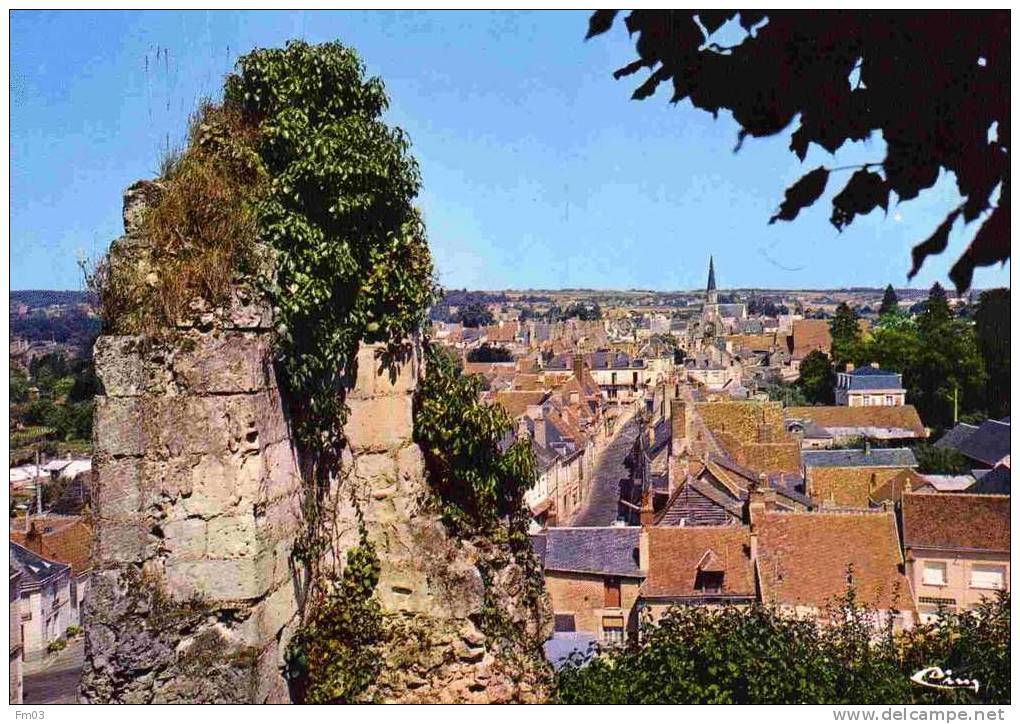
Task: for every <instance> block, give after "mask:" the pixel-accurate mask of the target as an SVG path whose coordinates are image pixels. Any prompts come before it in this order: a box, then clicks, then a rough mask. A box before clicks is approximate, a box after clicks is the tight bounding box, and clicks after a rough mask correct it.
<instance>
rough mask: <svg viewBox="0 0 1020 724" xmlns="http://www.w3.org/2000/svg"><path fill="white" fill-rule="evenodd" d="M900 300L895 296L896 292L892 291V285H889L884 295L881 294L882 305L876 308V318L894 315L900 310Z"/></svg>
mask: <svg viewBox="0 0 1020 724" xmlns="http://www.w3.org/2000/svg"><path fill="white" fill-rule="evenodd" d="M899 304H900V299H899V297H897V296H896V290H895V289H893V285H892V284H889V285H888V286H886V288H885V293H883V294H882V304H881V306H879V308H878V316H880V317H883V316H885V315H887V314H895V313H897V312H898V311H899V309H900V306H899Z"/></svg>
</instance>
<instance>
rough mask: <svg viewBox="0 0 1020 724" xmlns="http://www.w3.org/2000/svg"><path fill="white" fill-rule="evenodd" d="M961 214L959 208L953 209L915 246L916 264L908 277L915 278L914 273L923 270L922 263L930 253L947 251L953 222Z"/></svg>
mask: <svg viewBox="0 0 1020 724" xmlns="http://www.w3.org/2000/svg"><path fill="white" fill-rule="evenodd" d="M959 215H960V209H959V208H957V209H954V210H953V211H951V212H950V213H949V216H947V217H946V218H945V219H944V220H943V222H942V223H941V224H939V227H938V228H937V229H935V231H934V232H933V233H932V235H931V236H929V237H928V238H927V239H925V240H924V241H923V242H921V243H920V244H918V245H917V246H915V247H914V248H913V250H912V251H911V252H910V255H911V257H913V260H914V265H913V266H912V267H911V268H910V271H909V272H908V273H907V279H913V278H914V275H916V274H917V272H919V271H921V265H922V264H924V260H925V259H926V258H927V257H928V255H929V254H941V253H942V252H943V251H945V249H946V246H947V245H948V244H949V232H950V231H951V230H952V228H953V224H954V223H956V217H957V216H959Z"/></svg>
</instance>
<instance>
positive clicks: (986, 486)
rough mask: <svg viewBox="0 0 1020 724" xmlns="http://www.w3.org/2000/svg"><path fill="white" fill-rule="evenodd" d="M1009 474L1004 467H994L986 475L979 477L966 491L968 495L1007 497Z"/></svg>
mask: <svg viewBox="0 0 1020 724" xmlns="http://www.w3.org/2000/svg"><path fill="white" fill-rule="evenodd" d="M1010 487H1011V486H1010V474H1009V467H1007V466H1006V465H996V466H995V467H994V468H992V469H991V470H989V471H988V472H987V473H985V474H984V475H982V476H981V479H980V480H978V481H977V482H976V483H974V485H972V486H971V487H969V488H968V489H967V492H968V493H980V494H983V495H1009V494H1010Z"/></svg>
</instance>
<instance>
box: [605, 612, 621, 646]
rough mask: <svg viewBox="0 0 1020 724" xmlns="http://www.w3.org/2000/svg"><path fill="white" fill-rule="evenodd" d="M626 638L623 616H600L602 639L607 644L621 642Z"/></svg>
mask: <svg viewBox="0 0 1020 724" xmlns="http://www.w3.org/2000/svg"><path fill="white" fill-rule="evenodd" d="M625 639H626V632H625V631H624V628H623V616H603V617H602V640H603V641H604V642H605V643H609V644H622V643H624V641H625Z"/></svg>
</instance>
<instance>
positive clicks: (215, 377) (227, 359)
mask: <svg viewBox="0 0 1020 724" xmlns="http://www.w3.org/2000/svg"><path fill="white" fill-rule="evenodd" d="M180 347H181V350H180V351H179V352H178V353H177V355H176V356H175V357H174V359H173V361H172V363H171V365H172V369H173V374H174V379H175V380H176V381H177V383H178V384H179V385H180V386H181V387H182V388H183V389H184V390H186V391H187V392H188V393H190V394H228V393H241V392H256V391H258V390H262V389H265V388H267V387H269V386H271V385H272V384H274V383H275V377H274V376H273V375H272V366H271V363H270V352H269V340H268V339H267V338H266V336H265V335H260V334H250V333H247V332H232V331H227V332H214V333H212V334H202V333H199V332H191V333H188V334H187V335H186V336H185V337H184V339H183V340H182V344H181V345H180Z"/></svg>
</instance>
